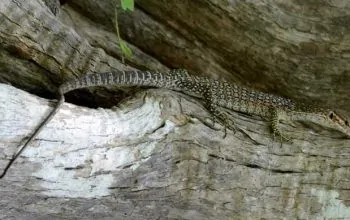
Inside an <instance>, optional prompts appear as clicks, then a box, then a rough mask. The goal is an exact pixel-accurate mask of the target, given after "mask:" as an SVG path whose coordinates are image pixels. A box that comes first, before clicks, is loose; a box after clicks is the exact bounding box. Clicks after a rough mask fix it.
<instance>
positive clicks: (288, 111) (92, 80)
mask: <svg viewBox="0 0 350 220" xmlns="http://www.w3.org/2000/svg"><path fill="white" fill-rule="evenodd" d="M111 85H113V86H123V87H125V86H150V87H157V88H166V89H171V90H176V91H181V92H183V93H186V94H188V95H191V96H194V97H197V98H201V99H203V100H204V101H205V105H206V107H207V108H208V110H209V111H210V112H211V113H212V115H213V116H214V120H216V121H220V122H221V123H222V124H223V125H224V126H225V134H226V127H228V128H231V129H234V127H233V122H231V120H230V119H228V117H227V115H226V114H224V113H223V112H221V111H219V110H218V108H217V107H218V106H219V107H223V108H227V109H230V110H234V111H238V112H243V113H248V114H253V115H258V116H262V117H264V118H266V119H268V120H270V121H271V125H272V130H273V134H274V135H278V136H280V137H281V139H283V140H287V141H288V140H290V138H288V137H287V136H286V135H284V134H283V133H282V132H281V131H280V130H279V129H278V125H279V122H280V120H290V121H294V120H299V121H311V122H314V123H316V124H320V125H322V126H325V127H329V128H332V129H336V130H338V131H341V132H343V133H344V134H345V135H346V136H347V137H350V127H349V122H348V120H347V119H345V118H344V117H342V116H341V115H339V114H337V113H336V112H335V111H332V110H325V109H322V108H315V107H310V106H305V105H302V104H298V103H295V102H293V101H292V100H290V99H286V98H283V97H279V96H276V95H272V94H267V93H263V92H258V91H254V90H250V89H247V88H244V87H241V86H238V85H234V84H230V83H228V82H225V81H218V80H211V79H209V78H206V77H199V76H191V75H189V74H188V73H187V71H185V70H182V69H179V70H172V71H170V72H168V73H162V72H158V71H153V72H150V71H119V70H114V71H112V72H105V73H91V72H89V73H87V74H85V75H83V76H82V77H80V78H77V79H73V80H70V81H68V82H66V83H64V84H62V85H61V86H60V87H59V89H58V92H59V95H60V99H59V102H58V104H57V106H56V107H55V109H54V110H53V111H52V112H51V113H50V114H49V116H48V117H47V118H46V119H45V120H44V121H43V122H42V123H41V124H40V125H39V127H38V128H37V129H36V130H35V132H34V133H33V134H32V135H31V137H30V138H29V139H28V141H27V142H26V143H25V144H24V145H23V147H21V148H20V149H19V150H18V152H17V153H16V154H15V156H14V157H13V158H12V159H11V160H10V162H9V163H8V165H7V166H6V167H5V169H4V171H3V173H2V174H1V175H0V179H1V178H2V177H4V175H5V174H6V172H7V170H8V169H9V168H10V166H11V164H12V163H13V162H14V161H15V160H16V158H17V157H18V156H19V155H20V154H21V152H22V151H23V150H24V149H25V147H26V146H28V145H29V144H30V143H31V141H32V140H33V139H34V138H35V137H36V136H37V135H38V133H39V132H40V131H41V129H42V128H43V127H44V126H45V125H46V124H47V123H48V122H49V121H50V120H51V119H52V117H53V116H54V115H55V114H56V112H57V111H58V109H59V108H60V106H61V105H62V103H63V102H64V94H65V93H67V92H69V91H71V90H75V89H80V88H85V87H92V86H111Z"/></svg>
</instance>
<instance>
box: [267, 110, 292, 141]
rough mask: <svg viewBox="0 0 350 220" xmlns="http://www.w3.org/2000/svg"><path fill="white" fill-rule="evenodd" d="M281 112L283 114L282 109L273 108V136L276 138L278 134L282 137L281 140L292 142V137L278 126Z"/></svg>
mask: <svg viewBox="0 0 350 220" xmlns="http://www.w3.org/2000/svg"><path fill="white" fill-rule="evenodd" d="M280 114H282V112H281V110H278V109H276V108H273V109H271V128H272V132H273V137H274V138H275V136H276V135H277V136H279V137H280V138H281V142H282V141H283V140H285V141H287V142H290V141H291V139H290V138H289V137H288V136H287V135H285V134H283V133H282V132H281V131H280V130H279V128H278V125H279V123H280Z"/></svg>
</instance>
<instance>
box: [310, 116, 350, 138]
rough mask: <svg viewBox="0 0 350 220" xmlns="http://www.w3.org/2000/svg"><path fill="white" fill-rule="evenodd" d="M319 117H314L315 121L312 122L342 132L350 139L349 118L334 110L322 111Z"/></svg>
mask: <svg viewBox="0 0 350 220" xmlns="http://www.w3.org/2000/svg"><path fill="white" fill-rule="evenodd" d="M317 115H318V116H319V117H313V120H311V121H313V122H314V123H316V124H320V125H323V126H325V127H328V128H332V129H335V130H337V131H340V132H342V133H344V134H345V135H346V136H348V137H349V138H350V124H349V120H348V119H347V118H345V117H344V116H342V115H340V114H338V113H337V112H335V111H333V110H322V111H321V112H319V113H318V114H317Z"/></svg>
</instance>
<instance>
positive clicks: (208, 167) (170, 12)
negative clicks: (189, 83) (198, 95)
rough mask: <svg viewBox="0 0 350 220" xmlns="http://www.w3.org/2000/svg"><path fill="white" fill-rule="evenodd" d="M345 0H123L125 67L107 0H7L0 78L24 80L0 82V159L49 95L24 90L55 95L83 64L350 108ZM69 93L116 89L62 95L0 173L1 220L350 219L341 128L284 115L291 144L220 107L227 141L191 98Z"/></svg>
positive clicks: (46, 105)
mask: <svg viewBox="0 0 350 220" xmlns="http://www.w3.org/2000/svg"><path fill="white" fill-rule="evenodd" d="M321 3H322V4H321ZM329 6H331V7H329ZM348 8H349V6H348V5H347V3H346V1H345V0H344V1H341V0H339V1H331V2H330V1H319V3H318V5H317V7H316V6H315V5H314V2H313V3H312V2H299V1H293V2H291V3H288V4H287V3H283V2H280V1H259V2H253V1H247V2H245V1H237V2H236V1H231V2H230V3H225V2H223V1H213V0H211V1H209V0H206V1H152V0H147V1H142V0H139V1H136V10H135V11H134V12H121V11H120V12H119V16H120V17H119V19H118V22H119V24H120V29H121V31H122V36H123V37H124V38H125V39H126V40H127V41H128V43H129V46H130V47H131V48H132V49H133V52H134V55H133V56H132V57H131V58H128V59H126V60H127V63H128V64H129V65H123V64H122V63H121V62H120V57H121V52H120V49H119V46H118V44H117V43H116V42H117V39H116V37H115V30H114V3H113V1H111V0H110V1H108V0H106V1H90V0H84V1H82V0H76V1H71V2H68V3H67V4H65V5H63V6H62V8H61V11H60V12H59V13H57V16H55V15H54V14H53V13H52V12H51V11H50V9H49V8H47V7H46V4H45V3H44V2H42V1H39V0H33V1H15V0H2V1H1V2H0V20H1V22H0V82H2V83H7V84H12V85H14V86H16V87H17V88H20V89H16V88H14V87H12V86H10V85H6V84H0V169H3V167H5V165H6V163H7V162H8V160H9V159H10V158H11V157H12V156H13V154H14V152H16V149H17V147H18V146H19V145H20V144H21V140H22V139H23V138H24V137H26V136H28V135H29V134H31V133H32V132H33V131H34V129H35V127H36V126H37V125H38V124H39V123H40V122H41V120H43V118H44V117H45V116H46V115H47V114H48V113H49V111H50V110H51V109H52V106H53V105H54V104H55V102H54V101H48V99H43V98H39V97H38V96H36V95H31V94H29V93H27V92H24V91H23V90H26V91H29V92H31V93H34V94H37V95H41V96H44V97H48V98H50V99H52V98H53V97H54V94H56V91H57V86H59V85H60V84H61V83H62V82H64V81H66V80H68V79H71V78H74V77H76V76H78V75H81V74H83V73H85V72H87V71H98V72H102V71H109V70H110V69H113V68H115V69H133V68H135V67H137V68H138V69H156V70H161V71H166V70H168V69H169V68H174V67H176V68H178V67H185V68H187V69H189V70H190V72H191V73H194V72H198V74H201V75H206V76H209V77H212V78H226V79H227V80H231V81H235V82H236V83H237V82H238V83H242V84H247V85H251V86H252V87H256V88H260V89H262V90H264V91H269V92H273V93H278V94H282V95H286V96H288V97H291V98H294V99H297V100H309V99H312V100H314V101H316V102H317V101H320V100H322V104H324V105H334V104H337V105H336V106H337V107H339V108H342V109H344V110H350V105H349V104H348V103H350V102H348V101H349V99H350V98H349V96H348V95H347V94H349V92H350V86H349V82H350V80H349V74H348V69H349V68H348V67H349V66H348V65H349V62H348V61H349V60H348V56H347V52H346V51H347V50H346V48H347V46H346V45H347V41H348V40H347V39H348V37H347V36H348V32H349V28H348V26H347V25H344V23H346V22H347V17H348V16H349V15H348V14H349V10H346V9H348ZM298 13H299V14H298ZM322 19H323V20H322ZM286 88H288V89H286ZM132 93H134V95H131V94H132ZM125 96H128V97H131V98H130V99H128V100H125V99H123V98H124V97H125ZM67 100H68V101H72V102H74V103H79V104H83V105H85V106H94V107H96V106H98V107H111V106H113V105H116V104H117V103H118V102H119V101H120V100H124V101H123V102H122V103H119V105H118V107H117V108H114V109H109V108H98V109H92V108H87V107H82V106H77V105H73V104H69V103H65V104H64V105H63V107H62V109H61V110H60V111H59V112H58V114H57V115H56V117H54V119H53V120H52V121H51V122H50V123H49V124H48V125H47V127H46V128H44V129H43V131H42V132H41V133H40V134H39V136H38V137H37V139H36V140H35V141H34V142H33V143H32V144H31V145H30V146H28V148H27V149H26V150H25V151H24V153H23V155H22V157H21V158H20V159H19V160H18V161H17V162H16V163H15V164H14V166H13V167H12V168H11V169H10V170H9V172H8V175H7V176H5V178H4V179H2V180H0V219H10V218H16V219H39V218H47V217H50V218H52V219H78V218H79V219H92V218H96V219H167V218H168V219H273V218H277V219H281V218H286V219H295V218H299V219H317V218H345V219H346V218H350V212H349V209H348V208H347V205H348V200H349V199H348V189H349V187H348V181H347V179H348V178H349V174H348V173H349V172H348V168H347V167H348V166H349V162H348V161H350V160H348V157H349V153H348V147H349V146H350V142H349V140H348V139H343V135H342V134H340V133H338V132H336V131H331V130H327V129H326V128H323V127H320V126H316V125H313V124H310V123H305V124H301V123H298V122H293V123H291V122H284V123H283V124H282V125H281V129H282V131H283V132H285V133H286V134H287V135H288V136H290V137H292V143H289V142H282V143H281V142H280V140H279V139H277V138H274V137H273V135H272V134H271V132H270V129H269V125H270V123H269V121H266V120H265V119H262V118H259V117H254V116H249V115H245V114H241V113H236V112H231V111H227V113H228V114H229V115H230V117H232V119H233V120H234V122H235V126H236V131H235V132H234V131H230V130H228V134H227V136H226V137H225V138H223V135H224V132H223V128H222V126H220V125H217V124H216V125H215V126H214V127H215V128H216V129H212V128H210V125H211V121H210V120H209V119H210V115H209V114H208V112H207V111H206V109H205V108H204V107H203V106H202V103H201V102H200V101H198V100H196V99H193V98H191V97H188V96H186V95H183V94H180V93H176V92H172V91H165V90H147V91H144V90H142V91H140V90H136V91H134V90H132V91H131V92H130V91H129V90H123V91H121V90H120V88H108V89H104V88H94V89H89V90H80V91H75V92H72V93H70V94H67ZM337 109H338V108H337ZM222 110H224V109H222Z"/></svg>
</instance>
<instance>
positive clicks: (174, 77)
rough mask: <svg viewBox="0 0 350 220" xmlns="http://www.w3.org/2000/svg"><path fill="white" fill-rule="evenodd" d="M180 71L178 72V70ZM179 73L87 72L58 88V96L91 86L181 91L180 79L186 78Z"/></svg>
mask: <svg viewBox="0 0 350 220" xmlns="http://www.w3.org/2000/svg"><path fill="white" fill-rule="evenodd" d="M179 71H180V70H179ZM179 71H175V70H174V71H172V72H169V73H161V72H158V71H152V72H151V71H137V70H135V71H119V70H114V71H112V72H104V73H92V72H89V73H87V74H85V75H83V76H82V77H80V78H77V79H73V80H71V81H68V82H66V83H64V84H62V85H61V86H60V87H59V92H60V94H65V93H67V92H69V91H72V90H75V89H80V88H86V87H91V86H108V85H113V86H151V87H158V88H167V89H172V90H182V89H181V87H182V86H181V84H182V81H183V80H182V79H184V78H187V76H186V75H182V73H181V72H179Z"/></svg>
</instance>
